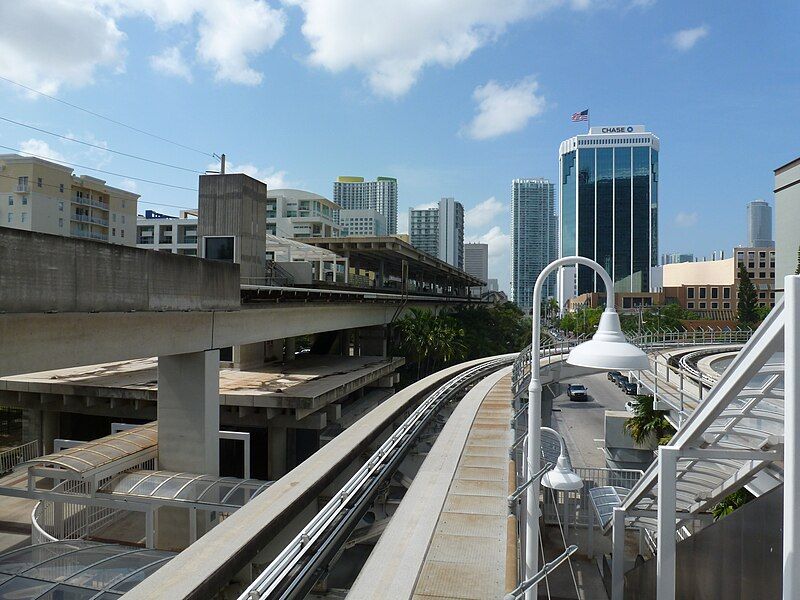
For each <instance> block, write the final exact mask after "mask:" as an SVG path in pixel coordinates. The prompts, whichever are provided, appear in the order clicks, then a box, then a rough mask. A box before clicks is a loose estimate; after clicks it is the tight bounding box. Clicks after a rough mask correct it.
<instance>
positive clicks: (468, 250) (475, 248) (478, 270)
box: [464, 243, 489, 285]
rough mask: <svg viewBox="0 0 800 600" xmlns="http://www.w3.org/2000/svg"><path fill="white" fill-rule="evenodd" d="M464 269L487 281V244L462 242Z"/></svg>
mask: <svg viewBox="0 0 800 600" xmlns="http://www.w3.org/2000/svg"><path fill="white" fill-rule="evenodd" d="M464 270H465V271H466V272H467V273H468V274H469V275H472V276H473V277H477V278H478V279H480V280H482V281H485V282H486V283H487V285H488V283H489V244H477V243H468V244H464Z"/></svg>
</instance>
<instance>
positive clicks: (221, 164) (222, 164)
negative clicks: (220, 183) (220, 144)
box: [219, 154, 225, 175]
mask: <svg viewBox="0 0 800 600" xmlns="http://www.w3.org/2000/svg"><path fill="white" fill-rule="evenodd" d="M219 174H220V175H225V155H224V154H223V155H222V156H220V157H219Z"/></svg>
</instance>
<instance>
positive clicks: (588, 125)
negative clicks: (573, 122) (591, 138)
mask: <svg viewBox="0 0 800 600" xmlns="http://www.w3.org/2000/svg"><path fill="white" fill-rule="evenodd" d="M591 130H592V111H591V110H587V111H586V133H589V132H590V131H591Z"/></svg>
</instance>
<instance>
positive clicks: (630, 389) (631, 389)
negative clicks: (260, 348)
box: [622, 381, 639, 396]
mask: <svg viewBox="0 0 800 600" xmlns="http://www.w3.org/2000/svg"><path fill="white" fill-rule="evenodd" d="M622 391H623V392H625V393H626V394H628V396H635V395H636V394H637V393H638V392H639V386H638V385H636V384H635V383H633V382H632V381H628V382H627V383H623V384H622Z"/></svg>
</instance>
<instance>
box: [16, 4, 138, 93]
mask: <svg viewBox="0 0 800 600" xmlns="http://www.w3.org/2000/svg"><path fill="white" fill-rule="evenodd" d="M124 39H125V34H124V33H122V32H121V31H120V30H119V29H118V28H117V25H116V23H115V22H114V20H113V19H111V18H109V17H108V16H107V15H104V14H103V13H102V12H101V11H100V10H98V8H97V7H96V6H93V4H92V3H91V2H80V1H74V0H27V1H26V2H0V75H2V76H3V77H7V78H9V79H12V80H14V81H17V82H19V83H22V84H24V85H27V86H29V87H32V88H34V89H37V90H40V91H42V92H45V93H47V94H55V93H56V92H58V90H59V89H60V88H61V87H62V86H65V85H68V86H72V87H81V86H84V85H88V84H90V83H92V81H93V80H94V77H95V74H96V72H97V71H98V70H100V69H102V68H110V69H121V68H122V66H123V62H124V57H125V52H124V50H123V48H122V43H123V41H124Z"/></svg>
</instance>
